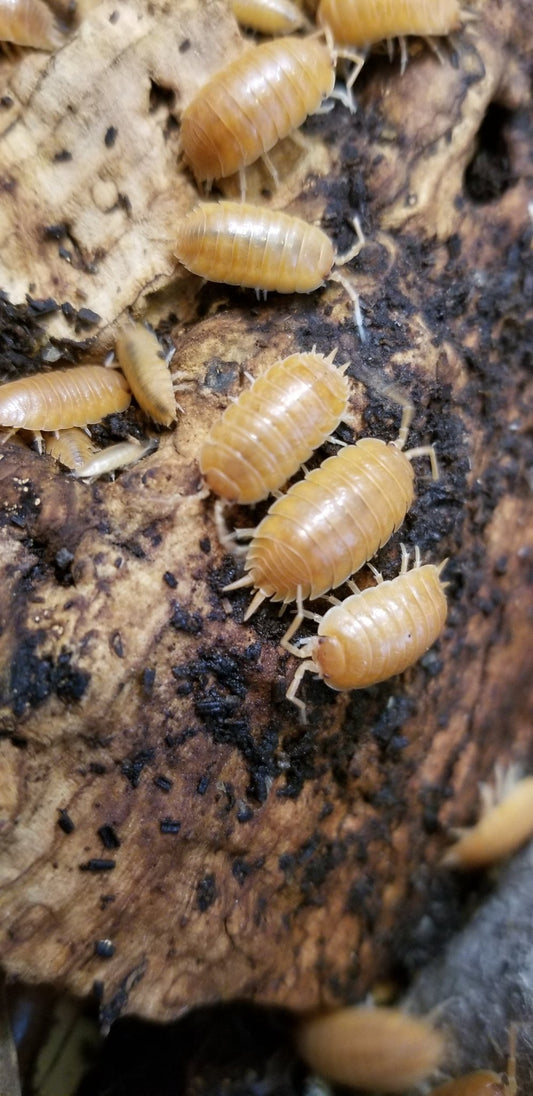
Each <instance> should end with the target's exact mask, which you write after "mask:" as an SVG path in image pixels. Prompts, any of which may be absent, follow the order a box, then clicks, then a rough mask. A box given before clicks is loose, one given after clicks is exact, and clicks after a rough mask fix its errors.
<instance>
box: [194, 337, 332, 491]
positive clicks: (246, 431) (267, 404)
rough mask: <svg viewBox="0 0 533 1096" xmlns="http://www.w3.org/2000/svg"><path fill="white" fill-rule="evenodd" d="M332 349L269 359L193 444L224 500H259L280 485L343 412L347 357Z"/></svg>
mask: <svg viewBox="0 0 533 1096" xmlns="http://www.w3.org/2000/svg"><path fill="white" fill-rule="evenodd" d="M334 357H335V351H333V353H332V354H330V355H329V356H328V357H327V358H326V357H324V355H323V354H316V353H314V352H312V353H309V354H291V356H290V357H288V358H285V359H284V360H283V361H277V362H274V364H273V365H271V366H270V367H269V368H268V369H267V370H266V372H265V373H263V374H262V375H261V376H260V377H258V378H257V380H255V381H254V383H253V384H252V386H251V388H248V389H245V391H244V392H241V395H240V396H239V398H238V400H236V401H235V403H230V404H229V406H228V407H227V408H226V410H225V411H224V414H223V415H222V417H221V418H220V420H219V421H218V422H216V423H215V425H214V426H213V427H212V429H211V431H210V433H209V435H208V437H207V438H206V440H205V442H204V443H203V445H202V448H201V451H200V470H201V472H202V475H203V476H204V479H205V481H206V483H207V486H208V487H209V489H210V490H211V491H214V492H215V494H217V495H220V496H221V497H222V498H224V499H228V500H229V501H231V502H238V503H244V504H250V503H254V502H259V501H260V500H261V499H264V498H266V497H267V495H269V494H270V493H271V491H275V490H276V489H277V488H279V487H281V486H282V484H284V483H285V482H286V481H287V480H288V479H290V477H291V476H293V475H294V473H295V472H297V471H298V468H299V467H300V465H301V464H303V463H304V461H306V460H308V459H309V457H310V456H311V453H312V452H313V451H314V450H315V449H317V448H318V446H319V445H322V443H323V442H324V441H325V440H326V438H327V437H328V436H329V435H330V434H331V431H332V430H334V429H335V428H336V427H337V426H338V425H339V422H340V421H341V419H343V418H344V417H345V415H346V411H347V407H348V395H349V382H348V379H347V378H346V377H345V375H344V373H345V370H346V369H347V367H348V366H347V364H346V365H344V366H342V367H341V368H337V367H336V366H335V364H334Z"/></svg>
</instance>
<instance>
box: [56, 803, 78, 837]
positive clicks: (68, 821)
mask: <svg viewBox="0 0 533 1096" xmlns="http://www.w3.org/2000/svg"><path fill="white" fill-rule="evenodd" d="M58 810H59V818H58V820H57V824H58V826H59V828H60V830H63V833H72V832H73V830H75V829H76V827H75V825H74V823H73V821H72V818H71V817H70V815H69V813H68V811H66V810H64V808H63V807H59V808H58Z"/></svg>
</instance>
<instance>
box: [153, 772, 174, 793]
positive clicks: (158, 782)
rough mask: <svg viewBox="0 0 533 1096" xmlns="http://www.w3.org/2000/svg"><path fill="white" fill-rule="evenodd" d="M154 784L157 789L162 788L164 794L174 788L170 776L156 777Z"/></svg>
mask: <svg viewBox="0 0 533 1096" xmlns="http://www.w3.org/2000/svg"><path fill="white" fill-rule="evenodd" d="M154 784H155V786H156V788H160V789H161V791H162V792H169V791H170V789H171V787H172V780H170V779H169V778H168V776H156V777H154Z"/></svg>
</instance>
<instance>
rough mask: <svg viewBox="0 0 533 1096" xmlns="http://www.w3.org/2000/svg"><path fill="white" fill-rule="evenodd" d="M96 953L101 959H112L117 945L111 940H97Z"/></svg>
mask: <svg viewBox="0 0 533 1096" xmlns="http://www.w3.org/2000/svg"><path fill="white" fill-rule="evenodd" d="M94 954H95V955H97V956H98V958H99V959H111V958H112V957H113V955H114V954H115V945H114V944H113V942H112V941H111V940H96V942H95V945H94Z"/></svg>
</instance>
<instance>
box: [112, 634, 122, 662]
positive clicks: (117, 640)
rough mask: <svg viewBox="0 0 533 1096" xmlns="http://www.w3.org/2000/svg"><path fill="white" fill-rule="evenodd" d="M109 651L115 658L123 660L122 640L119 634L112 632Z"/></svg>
mask: <svg viewBox="0 0 533 1096" xmlns="http://www.w3.org/2000/svg"><path fill="white" fill-rule="evenodd" d="M109 645H110V647H111V649H112V650H113V651H114V652H115V654H116V656H117V658H124V647H123V645H122V638H121V635H120V632H113V635H112V636H111V639H110V641H109Z"/></svg>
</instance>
